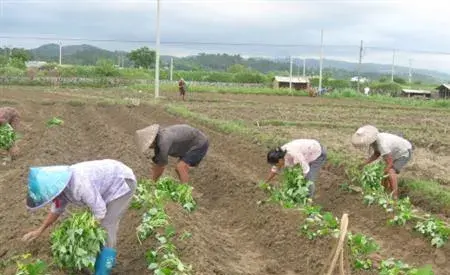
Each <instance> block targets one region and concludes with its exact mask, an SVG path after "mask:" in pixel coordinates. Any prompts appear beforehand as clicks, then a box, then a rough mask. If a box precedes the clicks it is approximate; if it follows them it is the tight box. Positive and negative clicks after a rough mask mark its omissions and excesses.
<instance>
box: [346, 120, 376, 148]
mask: <svg viewBox="0 0 450 275" xmlns="http://www.w3.org/2000/svg"><path fill="white" fill-rule="evenodd" d="M377 136H378V129H377V128H376V127H375V126H372V125H364V126H362V127H360V128H359V129H358V130H356V132H355V133H354V134H353V136H352V144H353V145H354V146H357V147H361V146H368V145H370V144H372V143H374V142H375V141H376V140H377Z"/></svg>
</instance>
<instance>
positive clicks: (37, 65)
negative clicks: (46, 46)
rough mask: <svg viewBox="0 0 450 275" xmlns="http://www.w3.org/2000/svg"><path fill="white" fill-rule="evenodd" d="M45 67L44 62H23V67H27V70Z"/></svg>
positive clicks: (45, 63)
mask: <svg viewBox="0 0 450 275" xmlns="http://www.w3.org/2000/svg"><path fill="white" fill-rule="evenodd" d="M45 65H47V62H45V61H27V62H25V66H27V68H40V67H42V66H45Z"/></svg>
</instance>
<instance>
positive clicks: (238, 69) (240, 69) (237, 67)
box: [227, 64, 249, 73]
mask: <svg viewBox="0 0 450 275" xmlns="http://www.w3.org/2000/svg"><path fill="white" fill-rule="evenodd" d="M227 71H228V72H229V73H244V72H248V71H249V70H248V68H246V67H245V66H244V65H241V64H233V65H231V66H230V67H228V69H227Z"/></svg>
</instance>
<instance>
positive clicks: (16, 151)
mask: <svg viewBox="0 0 450 275" xmlns="http://www.w3.org/2000/svg"><path fill="white" fill-rule="evenodd" d="M8 152H9V155H10V156H11V158H16V157H17V155H18V154H19V147H17V145H14V146H13V147H11V148H10V149H9V150H8Z"/></svg>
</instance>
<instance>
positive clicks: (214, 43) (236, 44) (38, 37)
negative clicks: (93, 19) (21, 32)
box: [0, 35, 357, 48]
mask: <svg viewBox="0 0 450 275" xmlns="http://www.w3.org/2000/svg"><path fill="white" fill-rule="evenodd" d="M0 39H23V40H46V41H49V40H63V41H64V40H65V41H86V42H122V43H155V42H156V41H155V40H129V39H92V38H73V37H43V36H9V35H1V36H0ZM161 44H166V45H186V46H187V45H213V46H261V47H320V45H314V44H273V43H252V42H237V43H230V42H199V41H165V42H163V41H161ZM324 47H341V48H354V47H357V46H355V45H324Z"/></svg>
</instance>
